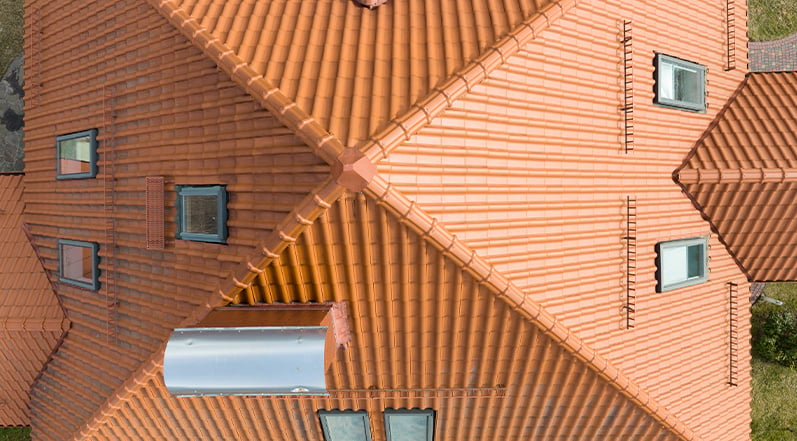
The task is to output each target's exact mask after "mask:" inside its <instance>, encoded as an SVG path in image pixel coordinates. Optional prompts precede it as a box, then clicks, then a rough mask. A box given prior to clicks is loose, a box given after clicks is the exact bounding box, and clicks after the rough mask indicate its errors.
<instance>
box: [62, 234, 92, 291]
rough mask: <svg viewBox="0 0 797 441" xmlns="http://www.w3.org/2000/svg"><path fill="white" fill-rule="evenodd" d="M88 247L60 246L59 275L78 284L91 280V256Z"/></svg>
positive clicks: (90, 250)
mask: <svg viewBox="0 0 797 441" xmlns="http://www.w3.org/2000/svg"><path fill="white" fill-rule="evenodd" d="M92 254H93V253H92V249H91V248H89V247H82V246H75V245H66V244H61V275H62V276H63V277H66V278H68V279H72V280H77V281H79V282H87V283H91V281H92V280H93V263H92V262H93V255H92Z"/></svg>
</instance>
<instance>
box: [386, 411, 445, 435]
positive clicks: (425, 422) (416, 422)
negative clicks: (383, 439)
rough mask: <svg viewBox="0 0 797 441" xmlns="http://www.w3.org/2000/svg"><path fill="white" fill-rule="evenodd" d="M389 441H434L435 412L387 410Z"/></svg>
mask: <svg viewBox="0 0 797 441" xmlns="http://www.w3.org/2000/svg"><path fill="white" fill-rule="evenodd" d="M385 430H386V432H387V441H432V438H433V434H434V411H433V410H429V409H427V410H390V409H388V410H385Z"/></svg>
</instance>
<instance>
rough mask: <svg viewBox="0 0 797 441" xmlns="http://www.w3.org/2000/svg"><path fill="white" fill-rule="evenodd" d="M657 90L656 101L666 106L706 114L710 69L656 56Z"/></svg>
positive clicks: (684, 61) (668, 57)
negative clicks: (707, 80) (707, 81)
mask: <svg viewBox="0 0 797 441" xmlns="http://www.w3.org/2000/svg"><path fill="white" fill-rule="evenodd" d="M654 64H655V65H656V89H655V92H656V94H655V98H654V100H653V102H654V103H655V104H658V105H660V106H663V107H672V108H675V109H681V110H688V111H691V112H705V111H706V66H703V65H700V64H697V63H693V62H691V61H686V60H682V59H680V58H675V57H671V56H669V55H664V54H656V58H655V60H654Z"/></svg>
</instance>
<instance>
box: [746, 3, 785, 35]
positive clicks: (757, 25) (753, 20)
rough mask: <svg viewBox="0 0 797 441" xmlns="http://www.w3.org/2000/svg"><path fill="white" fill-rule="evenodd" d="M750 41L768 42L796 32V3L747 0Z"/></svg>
mask: <svg viewBox="0 0 797 441" xmlns="http://www.w3.org/2000/svg"><path fill="white" fill-rule="evenodd" d="M748 8H749V10H748V13H747V17H748V23H747V26H748V28H749V31H748V36H749V37H750V41H768V40H777V39H779V38H783V37H788V36H789V35H791V34H794V33H795V32H797V1H795V0H748Z"/></svg>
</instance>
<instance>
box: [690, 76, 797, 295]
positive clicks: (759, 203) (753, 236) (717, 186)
mask: <svg viewBox="0 0 797 441" xmlns="http://www.w3.org/2000/svg"><path fill="white" fill-rule="evenodd" d="M795 146H797V73H793V72H783V73H755V74H750V76H749V77H748V78H747V80H746V81H745V83H743V84H742V85H741V86H740V88H739V90H738V91H737V93H736V95H735V97H734V98H733V99H732V100H730V101H729V103H728V105H727V106H726V107H725V108H724V109H723V111H722V112H721V113H720V114H719V115H718V116H717V118H716V120H715V121H714V122H713V124H712V125H711V126H710V127H709V129H708V130H707V131H706V133H705V134H704V135H703V137H702V138H701V139H700V140H699V141H698V142H697V143H696V144H695V146H694V149H693V150H692V151H691V152H690V154H689V155H688V156H687V158H686V159H685V160H684V162H683V164H682V165H681V166H680V167H679V168H678V169H677V170H676V171H675V173H674V178H675V179H676V181H677V182H679V183H680V184H681V186H682V187H683V188H684V190H685V191H686V192H687V193H688V194H689V197H690V198H691V199H692V200H693V202H694V203H695V205H696V206H697V207H698V209H700V210H701V212H702V213H703V214H704V216H705V217H706V218H707V219H709V221H710V222H711V224H712V225H713V227H714V228H715V230H716V231H717V232H718V233H719V235H720V238H721V239H722V241H723V242H724V243H725V244H726V245H727V246H728V248H729V250H730V251H731V253H733V255H734V256H735V257H736V258H737V259H738V261H739V264H740V265H741V266H742V267H743V268H744V270H745V271H746V272H747V274H748V276H749V277H750V278H751V279H752V280H756V281H778V280H797V227H795V225H794V222H793V219H794V216H795V214H796V211H795V210H796V209H795V206H794V204H793V203H792V201H794V199H795V197H797V150H795Z"/></svg>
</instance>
